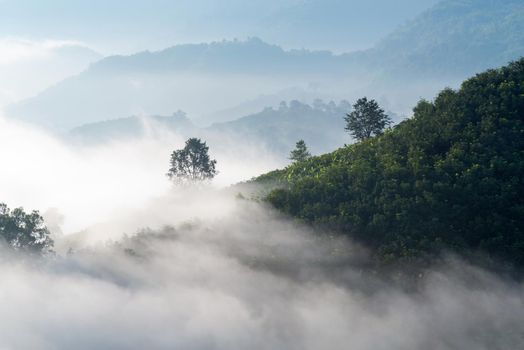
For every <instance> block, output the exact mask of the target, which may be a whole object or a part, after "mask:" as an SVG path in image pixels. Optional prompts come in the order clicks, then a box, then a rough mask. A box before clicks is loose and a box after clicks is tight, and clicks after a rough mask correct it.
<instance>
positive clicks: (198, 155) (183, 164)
mask: <svg viewBox="0 0 524 350" xmlns="http://www.w3.org/2000/svg"><path fill="white" fill-rule="evenodd" d="M208 150H209V147H208V146H207V145H206V143H205V142H202V141H201V140H200V139H197V138H190V139H188V140H187V141H186V145H185V147H184V148H183V149H180V150H176V151H174V152H173V153H172V154H171V161H170V168H169V171H168V173H167V176H168V177H169V179H171V180H172V181H174V182H176V183H179V184H186V183H198V182H202V181H206V180H211V179H212V178H213V177H215V175H216V174H217V173H218V172H217V171H216V169H215V166H216V162H217V161H216V160H214V159H213V160H211V159H210V157H209V154H208Z"/></svg>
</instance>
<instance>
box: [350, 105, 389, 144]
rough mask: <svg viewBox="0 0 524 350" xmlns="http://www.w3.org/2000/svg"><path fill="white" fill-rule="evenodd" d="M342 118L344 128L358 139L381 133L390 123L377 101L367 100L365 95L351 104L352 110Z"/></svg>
mask: <svg viewBox="0 0 524 350" xmlns="http://www.w3.org/2000/svg"><path fill="white" fill-rule="evenodd" d="M344 119H345V121H346V127H345V129H346V130H347V131H348V132H349V133H350V134H351V135H352V136H353V137H355V138H356V139H357V140H359V141H362V140H366V139H368V138H370V137H371V136H375V135H380V134H382V133H383V132H384V129H385V128H386V126H389V125H390V124H391V119H390V118H389V116H387V115H386V114H385V113H384V110H383V109H381V108H380V107H379V105H378V103H377V101H375V100H369V101H368V99H367V98H366V97H363V98H361V99H358V100H357V103H355V104H354V105H353V111H352V112H351V113H348V114H347V115H346V117H345V118H344Z"/></svg>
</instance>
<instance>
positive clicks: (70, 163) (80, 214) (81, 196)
mask: <svg viewBox="0 0 524 350" xmlns="http://www.w3.org/2000/svg"><path fill="white" fill-rule="evenodd" d="M157 131H162V130H157ZM153 134H154V136H153V137H144V138H140V139H129V140H126V141H122V142H113V143H108V144H104V145H101V146H92V147H73V146H71V145H68V144H66V143H64V142H63V141H60V139H58V138H56V137H54V136H51V135H49V134H47V133H45V132H43V131H41V130H38V129H35V128H33V127H31V126H28V125H24V124H20V123H17V122H14V121H12V120H8V119H2V118H0V162H1V163H2V164H3V167H2V176H0V202H5V203H7V204H8V205H9V206H10V207H17V206H23V207H25V208H26V209H28V210H34V209H38V210H40V211H41V212H42V213H45V212H47V211H48V210H51V212H52V213H53V217H56V214H60V215H63V216H64V220H63V223H62V224H63V227H62V229H63V231H64V232H65V233H71V232H76V231H79V230H83V229H86V228H88V227H90V226H91V225H95V224H97V223H100V222H105V221H108V220H112V219H114V218H115V217H122V216H124V217H125V216H127V213H129V211H131V210H139V209H140V208H143V207H144V206H146V205H147V204H148V203H149V202H150V201H153V200H155V198H157V197H160V196H162V195H164V194H165V193H167V192H169V191H170V188H171V184H170V183H169V181H168V179H167V177H166V175H165V174H166V172H167V170H168V168H169V157H170V154H171V152H172V151H173V150H175V149H178V148H182V147H183V146H184V141H185V139H184V138H182V137H181V136H179V135H176V134H172V133H169V132H165V131H164V133H158V132H155V133H153ZM220 142H221V144H222V145H225V144H228V145H229V146H228V147H222V148H221V149H222V151H221V152H220V153H217V152H216V150H215V149H214V148H213V147H212V148H210V151H209V152H210V155H211V156H212V157H213V158H216V159H217V160H218V165H217V168H218V170H219V174H218V176H217V178H216V179H215V180H214V183H213V184H214V185H215V186H228V185H230V184H232V183H236V182H239V181H242V180H246V179H249V178H251V177H253V176H255V175H258V174H261V173H263V172H266V171H269V170H272V169H275V168H277V167H279V166H282V163H281V161H278V160H277V159H276V158H275V157H273V156H272V155H271V154H270V153H268V152H265V151H264V150H261V149H258V148H256V145H254V144H253V143H249V140H246V142H245V144H243V145H239V144H238V143H233V142H232V141H228V140H227V139H226V138H224V139H222V140H220ZM227 149H230V150H231V152H226V151H225V150H227Z"/></svg>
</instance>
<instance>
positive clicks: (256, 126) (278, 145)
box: [67, 100, 351, 159]
mask: <svg viewBox="0 0 524 350" xmlns="http://www.w3.org/2000/svg"><path fill="white" fill-rule="evenodd" d="M350 109H351V106H350V104H349V103H348V102H346V101H341V102H340V103H338V104H336V103H334V102H329V103H324V102H322V101H321V100H316V101H315V103H313V104H312V105H308V104H305V103H301V102H299V101H291V102H289V103H286V102H282V103H281V104H280V106H279V107H278V108H272V107H268V108H265V109H264V110H263V111H261V112H258V113H255V114H252V115H248V116H245V117H242V118H239V119H237V120H234V121H230V122H223V123H215V124H213V125H211V126H209V127H205V128H201V127H197V126H195V125H194V124H193V123H191V121H190V120H189V119H188V118H187V117H186V115H185V113H184V112H180V111H179V112H177V113H175V114H173V115H172V116H148V117H136V116H135V117H128V118H120V119H114V120H108V121H103V122H97V123H91V124H86V125H83V126H80V127H77V128H74V129H73V130H71V131H70V132H69V133H68V134H67V138H68V139H69V140H70V141H71V142H74V143H81V144H97V143H105V142H114V141H122V140H129V139H136V138H142V137H153V138H162V137H167V138H170V137H171V135H173V134H176V135H178V136H181V137H183V138H189V137H200V138H202V139H204V140H205V141H206V142H207V143H208V144H209V145H210V147H211V149H213V151H218V152H220V153H235V150H240V149H242V148H243V147H246V146H247V145H256V147H257V148H258V149H261V150H265V151H267V152H269V153H270V154H273V155H276V156H277V157H279V158H280V159H286V158H287V157H288V155H289V152H290V150H291V149H293V148H294V146H295V142H296V141H298V140H300V139H304V140H305V141H306V144H307V145H308V147H309V148H310V149H311V151H312V152H313V153H316V154H318V153H323V152H327V151H331V150H334V149H336V148H338V147H340V146H341V145H343V144H344V142H347V141H349V140H350V137H349V135H348V134H347V133H346V132H345V131H344V125H345V122H344V116H345V114H346V113H347V112H348V111H349V110H350Z"/></svg>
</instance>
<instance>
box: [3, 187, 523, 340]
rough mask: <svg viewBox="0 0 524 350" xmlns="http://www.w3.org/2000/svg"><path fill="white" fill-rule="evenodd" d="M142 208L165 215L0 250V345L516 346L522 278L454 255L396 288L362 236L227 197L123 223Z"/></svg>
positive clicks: (183, 199) (175, 200) (190, 199)
mask: <svg viewBox="0 0 524 350" xmlns="http://www.w3.org/2000/svg"><path fill="white" fill-rule="evenodd" d="M199 213H201V214H200V215H199ZM141 216H143V217H149V218H150V219H151V218H152V217H155V220H157V222H158V223H160V222H162V223H163V224H172V225H173V226H171V227H164V228H158V229H153V230H152V229H145V230H142V231H141V232H140V233H138V234H132V235H126V236H113V238H112V240H111V241H107V240H106V241H105V242H104V241H100V240H99V241H96V240H91V239H92V237H94V236H96V235H95V234H94V231H91V232H90V235H86V234H84V235H82V234H77V235H68V236H65V237H63V238H62V239H61V240H60V239H59V240H58V241H57V249H58V250H59V253H58V254H57V256H56V257H51V258H45V259H39V260H31V259H28V258H26V259H21V258H17V259H12V258H11V257H9V256H6V255H5V254H4V255H3V256H4V258H3V261H2V264H1V267H0V270H1V274H2V276H3V282H2V289H1V292H0V301H1V302H0V312H1V313H2V315H3V316H4V319H8V320H9V322H5V323H4V324H3V326H2V327H1V328H0V347H2V348H7V349H71V348H74V349H93V348H98V349H142V348H154V349H173V348H182V349H248V348H249V349H517V348H519V347H520V346H521V344H522V343H523V342H524V314H523V313H522V310H524V286H523V285H522V284H521V283H518V282H515V281H511V280H508V279H503V278H501V277H497V276H495V275H494V274H492V273H490V272H488V271H485V270H482V269H481V268H478V267H475V266H471V265H469V264H466V263H464V262H461V261H459V260H457V259H451V258H450V259H449V260H448V261H447V262H445V263H443V264H441V265H439V266H435V267H434V268H433V269H431V270H430V271H427V273H426V274H425V276H424V277H423V279H422V280H421V282H420V287H419V289H418V291H409V292H407V291H404V289H402V288H400V287H398V286H397V285H395V284H393V283H390V282H388V281H386V280H384V279H382V278H380V277H377V276H374V275H372V274H370V273H367V272H363V271H365V269H363V268H362V266H364V265H365V264H366V260H367V257H366V253H365V251H364V249H362V248H361V247H359V246H357V245H354V244H352V243H351V242H348V241H346V240H342V239H340V238H334V237H330V236H329V235H325V236H321V237H320V236H318V235H316V234H314V232H312V231H311V229H309V228H307V227H303V226H300V225H298V224H295V223H293V222H291V221H290V220H289V219H287V218H285V217H282V216H281V215H279V214H277V213H276V212H274V211H272V210H270V209H268V208H266V207H265V206H263V205H260V204H257V203H253V202H250V201H245V200H239V199H235V198H234V197H233V196H231V195H229V194H224V193H214V192H208V193H195V194H189V193H187V194H185V195H170V196H167V197H165V198H162V199H161V200H160V199H159V200H158V201H157V202H156V203H152V204H151V205H150V206H148V207H147V208H144V209H143V210H142V211H141V212H140V213H138V212H135V213H129V216H128V220H131V218H134V219H137V220H140V218H141ZM119 225H120V227H123V226H122V222H120V223H119ZM119 225H114V226H110V225H108V226H99V227H98V228H97V229H96V230H99V231H104V232H105V230H107V229H108V227H116V226H119ZM149 225H151V227H154V225H153V221H150V222H149ZM99 233H100V235H102V232H99ZM105 233H107V232H105ZM100 237H107V235H106V236H100ZM69 248H71V249H69ZM60 250H61V251H60ZM67 251H69V252H67ZM20 334H24V336H22V337H21V336H20Z"/></svg>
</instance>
